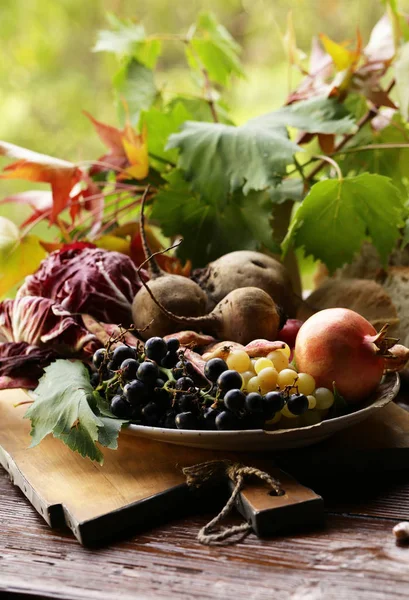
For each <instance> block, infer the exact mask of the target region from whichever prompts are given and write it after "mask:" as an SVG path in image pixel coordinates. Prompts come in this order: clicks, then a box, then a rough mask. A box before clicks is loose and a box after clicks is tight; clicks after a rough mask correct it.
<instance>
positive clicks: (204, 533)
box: [183, 460, 324, 545]
mask: <svg viewBox="0 0 409 600" xmlns="http://www.w3.org/2000/svg"><path fill="white" fill-rule="evenodd" d="M183 473H184V475H185V476H186V480H187V483H188V485H190V486H194V487H199V486H201V485H203V484H204V483H208V482H212V483H216V482H218V481H220V480H222V479H223V478H224V479H225V478H227V479H228V482H229V487H230V489H231V496H230V498H229V499H228V500H227V502H226V504H225V506H224V507H223V508H222V510H221V511H220V512H219V514H218V515H217V516H216V517H214V519H212V520H211V521H210V522H209V523H207V525H205V526H204V527H203V528H202V529H201V530H200V531H199V534H198V536H197V537H198V540H199V541H200V542H201V543H202V544H208V545H210V544H215V543H220V542H229V541H231V538H237V536H238V535H245V534H247V533H248V532H250V531H252V530H253V531H254V533H256V534H257V535H258V536H266V535H269V534H271V533H274V532H276V531H278V530H282V529H286V528H287V529H288V528H290V529H291V528H295V527H297V526H299V525H302V526H305V525H311V524H314V525H316V524H321V523H322V522H323V520H324V505H323V500H322V498H321V497H320V496H317V494H315V493H314V492H312V490H310V489H308V488H305V487H304V486H302V485H300V484H299V483H298V482H297V481H296V480H295V479H293V478H292V477H290V476H289V475H287V473H284V472H283V471H281V470H280V469H273V470H269V472H268V473H267V472H266V471H264V470H261V469H259V468H257V467H255V466H246V465H242V464H240V463H237V462H232V461H230V460H216V461H214V460H213V461H207V462H205V463H200V464H197V465H193V466H192V467H187V468H185V469H183ZM249 479H250V480H251V481H253V482H254V481H256V484H255V485H250V486H248V487H246V488H245V489H244V487H245V484H246V483H247V482H248V480H249ZM233 507H236V508H237V509H238V510H239V512H240V513H241V514H242V515H243V516H244V517H245V519H246V522H245V523H242V524H241V525H233V526H231V527H227V528H226V527H225V528H221V523H222V522H223V520H224V519H225V518H226V517H227V516H228V515H229V514H230V512H231V510H232V509H233Z"/></svg>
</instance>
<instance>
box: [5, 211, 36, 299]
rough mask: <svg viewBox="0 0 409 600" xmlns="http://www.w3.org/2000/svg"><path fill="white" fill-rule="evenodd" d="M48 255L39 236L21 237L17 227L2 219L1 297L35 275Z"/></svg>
mask: <svg viewBox="0 0 409 600" xmlns="http://www.w3.org/2000/svg"><path fill="white" fill-rule="evenodd" d="M46 255H47V253H46V251H45V250H44V248H43V247H42V246H41V244H40V240H39V238H38V237H37V236H35V235H26V236H24V237H20V233H19V230H18V228H17V226H16V225H15V224H14V223H13V222H12V221H10V220H9V219H6V218H5V217H0V297H1V296H4V294H6V293H7V292H8V291H9V290H10V289H11V288H12V287H13V286H15V285H16V284H17V283H19V281H21V280H22V279H23V277H25V276H26V275H30V274H31V273H33V272H34V271H35V270H36V269H37V268H38V266H39V264H40V262H41V261H42V260H43V258H45V257H46Z"/></svg>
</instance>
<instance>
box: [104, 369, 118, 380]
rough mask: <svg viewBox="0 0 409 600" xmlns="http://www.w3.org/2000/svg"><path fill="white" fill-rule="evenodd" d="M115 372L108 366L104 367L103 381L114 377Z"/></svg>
mask: <svg viewBox="0 0 409 600" xmlns="http://www.w3.org/2000/svg"><path fill="white" fill-rule="evenodd" d="M114 375H115V372H114V371H112V370H111V369H107V368H106V367H103V369H102V380H103V381H108V379H112V377H114Z"/></svg>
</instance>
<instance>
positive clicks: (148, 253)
mask: <svg viewBox="0 0 409 600" xmlns="http://www.w3.org/2000/svg"><path fill="white" fill-rule="evenodd" d="M149 189H150V186H149V185H148V186H147V187H146V189H145V191H144V193H143V196H142V200H141V215H140V219H139V232H140V234H141V241H142V250H143V254H144V256H145V258H146V259H147V258H148V257H149V259H150V262H149V263H148V272H149V277H150V279H156V277H160V276H161V275H163V271H162V269H161V268H160V266H159V264H158V262H157V261H156V260H155V259H154V258H152V257H154V256H155V255H154V254H152V250H151V249H150V248H149V244H148V240H147V239H146V233H145V202H146V198H147V196H148V193H149ZM145 262H146V261H145ZM143 264H145V263H143Z"/></svg>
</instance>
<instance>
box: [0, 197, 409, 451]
mask: <svg viewBox="0 0 409 600" xmlns="http://www.w3.org/2000/svg"><path fill="white" fill-rule="evenodd" d="M143 209H144V200H143V203H142V213H141V223H140V227H141V236H142V240H143V246H144V250H145V253H146V256H147V258H146V260H144V261H143V262H142V263H141V265H140V267H139V268H138V269H136V268H134V272H131V273H129V275H130V276H131V278H132V281H129V280H128V279H127V277H123V273H124V272H125V271H124V266H125V265H121V263H119V262H118V263H117V262H116V261H115V260H114V261H113V265H115V266H114V270H113V273H112V275H113V279H114V280H115V285H113V284H112V281H111V279H110V277H108V273H109V268H107V265H108V264H109V261H107V260H105V261H104V265H105V268H104V270H103V273H104V277H103V281H104V285H107V282H108V284H109V285H108V289H107V290H106V289H105V288H104V287H103V286H101V288H100V291H101V293H102V294H103V296H105V294H108V297H109V296H110V297H109V299H108V298H107V300H106V301H104V303H103V311H104V313H103V315H104V316H103V318H106V316H107V311H108V312H109V310H110V307H109V303H110V302H111V303H112V309H111V310H112V311H113V315H114V314H115V313H117V310H118V309H119V307H120V309H121V317H122V319H123V321H124V322H126V323H127V325H126V326H122V325H119V324H117V323H106V322H104V321H103V320H102V319H101V310H102V307H101V306H99V304H98V302H97V297H98V295H97V292H98V288H96V290H95V293H94V295H93V301H91V302H89V303H88V304H87V310H89V313H88V314H83V315H82V317H81V319H80V318H79V317H78V315H76V314H75V313H74V312H73V313H70V312H69V311H68V310H67V308H63V307H64V305H65V306H67V307H68V306H69V307H70V308H71V310H74V309H73V306H72V305H71V304H70V303H74V305H75V302H78V297H79V298H80V301H81V302H85V300H84V298H83V297H82V296H81V295H79V296H78V291H79V290H80V289H81V285H84V283H83V280H84V279H85V280H86V278H84V273H83V272H82V271H81V267H82V262H81V260H79V258H80V257H81V255H83V256H84V257H85V258H84V259H85V261H86V262H87V261H89V256H88V255H89V253H90V252H92V250H91V249H89V248H80V249H79V248H72V249H68V250H66V251H64V252H61V251H60V252H57V253H55V254H56V256H53V255H52V256H51V257H50V259H47V260H46V261H44V263H43V264H42V266H41V267H40V270H39V271H38V273H37V274H34V275H33V276H31V277H28V278H27V280H26V282H25V284H24V285H23V286H22V288H21V289H20V292H19V294H18V296H17V298H16V299H15V300H14V301H8V302H9V305H8V306H9V307H10V317H9V318H8V319H7V322H5V324H3V325H2V331H3V332H5V331H6V327H7V326H8V327H9V334H10V335H13V334H14V331H13V314H14V313H13V309H14V310H24V309H23V308H22V307H23V306H24V302H25V303H26V305H27V306H26V308H28V309H29V310H28V313H27V314H28V318H30V319H31V321H30V323H31V325H32V319H33V317H34V313H33V310H32V309H33V306H34V307H35V309H36V310H38V306H39V305H38V302H39V301H43V302H45V303H46V307H45V311H46V312H45V313H44V317H42V319H41V327H42V328H43V329H44V331H43V332H40V331H38V327H39V326H40V323H37V328H34V329H35V332H36V336H37V337H36V338H34V337H33V341H34V339H36V340H45V339H53V336H55V338H56V339H58V343H54V344H53V350H52V351H51V350H48V351H47V352H48V353H47V354H46V356H43V354H42V353H43V352H44V348H41V346H40V344H39V348H38V349H37V350H36V348H35V346H34V347H33V351H32V352H33V356H32V357H31V363H32V364H34V365H35V370H34V371H33V373H32V374H31V376H33V377H34V376H37V378H38V376H39V375H38V370H42V368H43V367H42V363H41V360H44V361H45V362H46V363H47V364H48V366H44V374H43V375H42V376H41V377H40V379H39V383H38V385H37V386H36V387H35V384H32V385H29V383H30V382H29V381H26V380H25V379H24V378H23V380H22V381H21V380H20V379H19V373H18V372H17V371H18V365H17V364H16V361H14V360H13V357H12V356H11V357H10V361H9V363H10V364H11V365H12V371H11V373H13V369H14V373H15V376H14V378H12V377H9V382H10V385H9V387H12V386H14V387H15V386H17V385H26V387H32V388H33V387H35V389H34V394H33V399H34V400H33V402H32V404H31V406H30V407H29V408H28V411H27V413H26V417H27V418H30V419H31V423H32V437H33V444H36V443H38V442H39V441H40V440H41V439H42V438H43V437H44V436H45V435H47V434H48V433H52V434H53V435H54V436H56V437H59V438H60V439H61V440H63V441H64V442H65V443H66V444H68V445H69V446H70V447H71V448H72V449H74V450H77V451H79V452H80V453H81V454H83V455H84V456H89V457H91V458H93V459H95V460H100V461H102V453H101V451H100V449H99V447H98V444H99V445H105V446H107V447H109V448H115V447H116V445H117V439H118V434H119V431H120V429H121V428H122V427H124V426H128V425H129V424H137V425H143V426H147V427H161V428H171V429H180V430H208V431H210V430H216V431H238V430H243V429H282V428H294V427H303V426H311V425H315V424H318V423H320V422H321V421H322V420H324V419H328V418H333V417H336V416H342V415H343V414H346V413H347V412H348V411H350V410H357V409H359V407H360V403H362V402H364V401H366V400H368V398H369V397H370V395H371V394H372V393H373V392H375V391H376V388H377V386H378V385H379V383H380V382H381V380H382V377H383V374H384V373H385V372H386V371H388V370H399V369H401V368H402V367H403V366H404V365H405V364H406V362H407V360H408V357H409V350H408V349H407V348H405V347H403V346H401V345H399V344H398V343H397V342H398V340H397V339H396V338H390V337H387V330H388V325H387V324H385V326H384V327H382V328H381V329H380V331H378V332H377V331H376V329H375V328H374V327H373V326H372V325H371V324H370V323H369V322H368V321H367V320H366V319H365V318H364V317H362V316H361V315H359V314H358V313H356V312H355V311H352V310H349V309H344V308H331V309H326V310H322V311H319V312H317V313H315V314H314V315H313V316H311V317H310V318H309V319H307V320H306V321H305V322H304V323H303V322H301V321H300V320H296V319H293V318H290V319H288V318H287V317H286V313H285V311H284V309H283V308H282V306H281V305H278V304H276V302H275V300H274V298H273V297H272V294H273V295H274V296H276V297H279V298H280V301H281V302H282V299H283V298H293V300H296V296H295V295H294V293H293V291H292V287H291V284H287V288H286V290H285V291H286V293H284V287H285V284H284V283H283V281H285V280H286V278H285V277H284V278H283V276H282V275H283V272H285V269H284V267H283V266H282V265H280V264H279V263H278V262H277V261H275V259H272V258H270V257H266V256H264V255H263V254H260V253H256V252H253V253H251V256H250V259H251V260H252V261H254V262H255V263H256V265H260V264H261V265H264V263H270V264H272V263H273V262H276V263H277V264H276V268H275V269H272V270H271V272H270V275H269V277H270V280H269V284H268V285H266V282H268V276H266V274H265V272H264V271H265V270H266V269H265V267H264V268H263V279H262V280H261V284H260V285H261V286H263V287H264V288H265V289H269V290H270V293H268V292H267V291H265V289H262V287H256V284H257V277H256V273H257V269H254V271H253V278H252V281H251V283H252V284H253V285H252V286H251V287H237V288H236V289H233V290H230V287H231V285H230V281H229V270H228V269H227V274H225V275H222V269H220V271H219V273H220V277H225V278H226V283H225V284H222V283H220V286H221V287H222V286H224V287H225V291H226V296H225V297H224V298H223V299H221V300H219V302H218V303H217V304H216V306H215V307H214V308H213V310H211V311H210V312H207V313H206V310H208V311H209V309H210V307H211V306H212V302H213V303H214V299H213V298H210V299H209V298H208V297H207V294H206V291H205V289H203V288H202V287H200V285H199V284H198V283H197V282H195V281H193V279H190V278H188V277H185V276H182V275H176V274H171V273H166V272H164V271H163V270H162V269H161V268H160V266H159V265H158V263H157V262H156V257H155V256H154V254H152V253H151V251H150V249H149V245H148V242H147V240H146V236H145V231H144V226H145V218H144V211H143ZM98 252H99V253H100V252H101V251H100V250H98ZM234 255H235V256H234V257H233V258H234V261H235V262H236V263H237V261H238V260H239V257H240V252H235V253H234ZM110 258H111V259H112V258H113V257H112V256H111V257H110ZM219 260H220V262H219V264H221V265H223V263H227V264H229V262H230V260H231V257H230V256H229V255H226V256H224V257H221V258H220V259H219ZM248 260H249V255H248V253H247V252H244V253H243V273H245V276H244V280H241V279H240V278H239V277H238V273H237V274H236V279H235V283H234V284H235V285H240V282H241V284H242V285H245V283H246V279H247V273H248ZM55 262H56V264H58V265H59V269H58V272H59V273H60V274H61V271H62V273H63V281H62V282H61V284H62V285H51V286H50V285H47V274H52V276H53V275H55V271H54V266H55ZM98 263H99V259H97V260H96V264H97V265H98V266H97V273H100V272H101V271H100V269H101V266H100V265H99V264H98ZM92 264H94V263H92ZM62 265H64V268H62ZM119 265H121V266H122V268H121V269H119V271H120V274H121V276H122V278H121V277H118V276H117V272H116V271H117V270H118V267H119ZM126 266H128V267H129V264H128V263H126ZM60 267H61V268H60ZM144 267H146V268H144ZM211 268H212V265H209V267H208V269H209V270H211ZM238 271H240V268H239V269H238ZM67 273H69V274H70V277H71V278H70V280H67V279H66V274H67ZM52 276H51V281H52V280H53V279H52ZM77 278H78V280H77ZM206 280H208V279H206ZM287 281H288V279H287ZM68 282H69V285H67V284H68ZM87 284H88V285H89V281H87ZM40 286H42V288H41V289H42V293H44V290H45V289H50V290H52V295H55V296H56V297H59V300H60V302H61V294H64V293H65V294H67V295H66V298H65V300H66V302H65V303H64V300H63V301H62V302H61V303H60V304H59V303H56V302H55V300H53V299H46V298H42V299H41V298H39V297H38V296H31V295H30V291H29V290H30V288H31V289H33V290H38V289H39V287H40ZM77 286H78V290H77ZM64 289H65V291H64ZM119 290H122V291H121V292H120V291H119ZM135 290H136V293H135ZM277 290H279V292H278V293H277ZM213 291H214V289H213V288H212V292H213ZM122 292H126V294H125V293H122ZM126 295H127V299H126ZM159 298H160V300H159ZM88 300H91V298H88ZM30 301H31V303H30ZM32 302H34V305H32ZM22 303H23V304H22ZM117 303H118V305H117ZM20 305H21V306H20ZM37 319H38V317H37ZM132 321H133V322H132ZM41 333H42V334H43V335H41ZM263 334H264V336H263ZM33 336H34V332H33ZM261 336H263V337H261ZM70 340H71V343H72V342H74V346H71V356H72V358H73V359H74V360H73V359H71V360H67V358H64V359H63V358H61V357H62V356H65V357H67V356H69V355H70V352H69V351H67V348H68V347H69V343H70ZM37 343H38V341H37ZM64 344H65V346H64ZM29 357H30V346H29V345H28V344H27V358H29ZM78 358H81V360H78ZM75 359H76V360H75ZM28 365H29V363H28V362H26V363H25V367H24V375H25V376H27V375H28V374H29V370H28ZM3 366H4V365H3Z"/></svg>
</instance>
